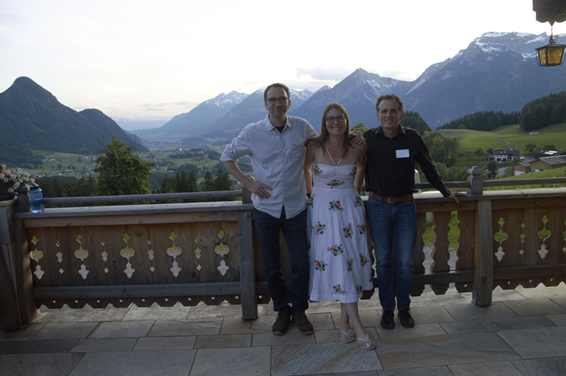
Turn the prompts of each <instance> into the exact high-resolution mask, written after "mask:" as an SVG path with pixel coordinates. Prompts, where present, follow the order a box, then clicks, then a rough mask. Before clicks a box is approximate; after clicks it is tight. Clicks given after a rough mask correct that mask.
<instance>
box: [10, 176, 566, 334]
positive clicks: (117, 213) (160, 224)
mask: <svg viewBox="0 0 566 376" xmlns="http://www.w3.org/2000/svg"><path fill="white" fill-rule="evenodd" d="M470 172H471V175H470V178H469V179H468V181H467V182H453V183H448V184H447V185H448V186H449V187H451V188H455V187H459V188H466V189H467V190H468V191H469V193H470V195H469V196H467V197H463V198H462V199H461V201H460V204H456V203H455V202H453V201H452V200H448V199H445V198H443V197H442V196H441V195H440V194H439V193H438V192H431V193H422V194H417V195H415V200H416V203H417V220H418V228H419V234H418V241H417V245H416V247H415V252H414V261H415V279H414V284H413V290H412V294H413V295H419V294H421V293H422V291H423V290H424V289H425V288H427V286H429V287H430V288H431V289H432V290H433V291H434V292H435V293H436V294H444V293H445V292H446V291H447V290H448V288H450V287H451V286H454V288H455V289H456V290H457V291H459V292H469V291H471V292H472V296H473V302H474V303H475V304H476V305H479V306H486V305H489V304H491V294H492V290H493V289H494V288H496V287H498V286H499V287H501V288H503V289H512V288H515V287H517V286H518V285H522V286H523V287H535V286H537V285H538V284H539V283H542V284H544V285H546V286H553V285H557V284H558V283H560V282H563V281H564V280H565V274H566V200H565V197H566V188H539V189H516V190H505V191H502V190H499V191H486V192H483V187H484V185H485V184H483V182H481V181H479V182H478V180H477V178H478V175H477V174H475V175H474V172H476V173H477V171H474V170H473V169H471V170H470ZM479 179H480V180H481V174H480V175H479ZM564 182H566V179H563V180H561V179H545V180H544V181H543V182H539V183H541V184H552V183H564ZM486 183H487V182H486ZM500 184H505V185H506V186H510V185H512V184H513V185H514V184H516V182H515V181H507V182H500ZM530 184H533V181H530ZM427 187H428V186H427V185H426V184H420V185H419V188H423V189H425V188H427ZM242 194H244V193H243V192H241V191H230V192H213V193H211V192H208V193H200V194H199V193H192V194H191V193H184V194H169V195H138V196H118V197H88V198H87V197H83V198H65V199H53V198H46V199H45V204H46V205H47V206H48V208H47V209H46V210H45V211H44V212H43V213H38V214H34V213H31V212H29V208H28V207H27V206H26V200H25V195H22V196H20V197H19V198H18V200H17V201H16V200H12V201H4V202H0V244H1V245H2V253H1V255H0V257H1V259H0V283H1V286H2V288H1V289H0V290H1V291H2V292H1V293H0V299H1V301H0V310H1V312H0V313H1V317H0V328H2V329H15V328H19V327H23V326H25V325H27V324H29V323H30V322H32V321H33V320H34V318H35V316H36V314H37V308H38V307H40V306H41V305H45V306H47V307H61V306H63V305H65V304H66V305H68V306H70V307H83V306H84V305H85V304H89V305H91V306H93V307H105V306H107V305H108V304H112V305H113V306H120V307H122V306H128V305H130V304H132V303H133V304H136V305H138V306H149V305H151V304H154V303H157V304H159V305H161V306H170V305H173V304H176V303H177V302H180V303H181V304H183V305H195V304H197V303H199V302H201V301H202V302H205V303H206V304H219V303H221V302H222V301H228V302H230V303H232V304H242V318H243V319H255V318H257V304H258V303H267V302H268V301H269V298H270V297H269V294H268V291H267V286H266V284H265V277H264V274H263V267H262V266H261V254H260V251H259V247H258V246H257V244H256V242H255V237H254V235H253V227H252V205H251V204H250V203H248V202H246V201H247V198H249V195H245V199H244V202H242V201H223V202H200V203H179V204H156V203H151V204H143V205H119V206H91V207H85V206H82V207H70V208H68V207H58V208H49V205H50V204H53V205H63V204H86V203H88V202H90V203H97V204H100V203H102V202H126V201H147V202H154V201H158V200H171V199H195V198H198V199H202V198H205V197H208V198H212V197H235V196H241V195H242ZM16 205H17V207H18V210H19V211H18V212H16V211H15V208H16ZM454 212H455V213H456V214H455V215H456V217H457V222H458V223H457V228H456V229H454V228H451V227H450V224H451V223H454V219H453V216H454V214H453V213H454ZM427 218H428V220H429V222H428V224H429V226H427ZM430 221H432V223H433V224H432V226H430ZM451 221H452V222H451ZM427 227H431V229H430V230H426V229H427ZM425 231H426V234H425ZM430 231H432V236H431V233H430ZM453 231H459V236H457V237H456V239H457V244H456V245H454V244H453V245H452V246H451V244H450V238H453V237H454V236H453V235H452V234H453ZM423 235H426V236H424V237H423ZM426 239H433V240H432V242H430V244H429V243H427V242H426ZM282 245H283V248H285V247H286V245H285V241H284V239H283V238H282ZM283 254H284V256H283V257H286V252H283ZM283 265H285V267H284V269H283V274H284V277H285V278H286V279H287V280H291V271H290V268H289V267H288V263H287V262H283Z"/></svg>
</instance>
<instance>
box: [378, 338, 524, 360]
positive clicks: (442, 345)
mask: <svg viewBox="0 0 566 376" xmlns="http://www.w3.org/2000/svg"><path fill="white" fill-rule="evenodd" d="M377 349H378V350H377V352H378V355H379V360H380V361H381V364H382V365H383V368H384V369H394V368H411V367H430V366H440V365H450V364H463V363H478V362H490V361H498V360H513V359H518V358H519V356H518V355H517V353H516V352H515V351H513V349H512V348H511V347H509V346H508V345H507V344H506V343H505V342H504V341H502V340H501V338H499V337H498V336H497V335H496V334H495V333H471V334H460V335H454V334H448V335H443V336H436V337H418V338H407V339H387V340H378V341H377Z"/></svg>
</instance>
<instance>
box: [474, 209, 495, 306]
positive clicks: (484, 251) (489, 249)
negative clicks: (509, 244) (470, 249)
mask: <svg viewBox="0 0 566 376" xmlns="http://www.w3.org/2000/svg"><path fill="white" fill-rule="evenodd" d="M475 243H476V250H475V264H476V270H475V275H474V291H473V293H472V301H473V302H474V304H475V305H477V306H480V307H485V306H489V305H491V297H492V292H493V229H492V215H491V201H490V200H479V201H478V209H477V212H476V241H475Z"/></svg>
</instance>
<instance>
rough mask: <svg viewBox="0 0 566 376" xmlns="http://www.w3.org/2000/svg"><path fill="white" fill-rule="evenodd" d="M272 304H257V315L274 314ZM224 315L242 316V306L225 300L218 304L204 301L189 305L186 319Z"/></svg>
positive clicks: (206, 318) (222, 316) (205, 318)
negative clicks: (208, 303) (207, 303)
mask: <svg viewBox="0 0 566 376" xmlns="http://www.w3.org/2000/svg"><path fill="white" fill-rule="evenodd" d="M272 307H273V306H271V305H266V304H259V305H258V307H257V310H258V316H262V315H271V314H275V312H273V308H272ZM224 317H239V318H240V319H241V318H242V306H241V305H239V304H234V305H231V304H229V303H227V302H222V303H220V304H219V305H210V306H207V305H206V304H204V303H202V302H201V303H199V304H198V305H196V306H194V307H191V310H190V311H189V314H188V316H187V318H186V320H202V319H204V320H209V319H214V318H224Z"/></svg>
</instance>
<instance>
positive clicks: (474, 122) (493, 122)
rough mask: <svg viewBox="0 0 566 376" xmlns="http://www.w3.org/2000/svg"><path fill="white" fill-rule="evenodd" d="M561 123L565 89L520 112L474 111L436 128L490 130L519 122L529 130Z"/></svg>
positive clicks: (565, 108) (564, 112) (565, 114)
mask: <svg viewBox="0 0 566 376" xmlns="http://www.w3.org/2000/svg"><path fill="white" fill-rule="evenodd" d="M561 123H566V91H562V92H560V93H557V94H550V95H547V96H544V97H541V98H537V99H535V100H533V101H530V102H529V103H527V104H525V106H523V108H522V109H521V111H520V112H510V113H504V112H501V111H498V112H494V111H483V112H476V113H475V114H471V115H466V116H463V117H461V118H459V119H455V120H452V121H451V122H449V123H447V124H445V125H443V126H442V127H439V128H438V129H469V130H475V131H491V130H493V129H495V128H498V127H501V126H504V125H512V124H519V125H520V126H521V129H523V130H524V131H526V132H530V131H534V130H537V129H542V128H545V127H548V126H549V125H554V124H561Z"/></svg>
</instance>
